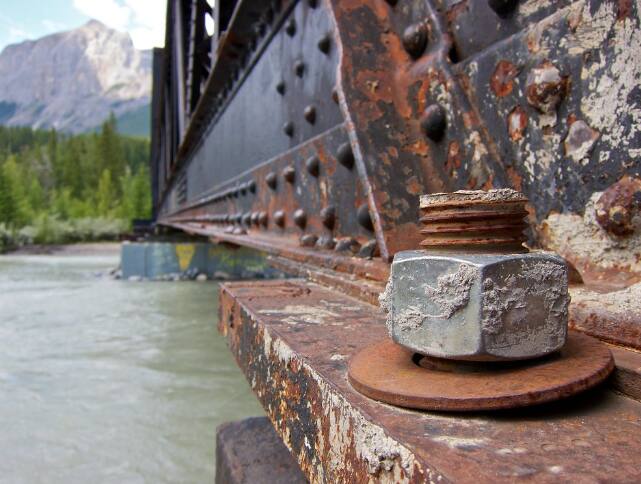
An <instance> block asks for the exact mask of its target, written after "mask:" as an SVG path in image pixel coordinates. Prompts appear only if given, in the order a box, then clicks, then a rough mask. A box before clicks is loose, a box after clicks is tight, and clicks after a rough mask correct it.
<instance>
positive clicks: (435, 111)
mask: <svg viewBox="0 0 641 484" xmlns="http://www.w3.org/2000/svg"><path fill="white" fill-rule="evenodd" d="M446 127H447V120H446V116H445V109H443V107H442V106H441V105H440V104H432V105H430V106H428V107H427V108H426V109H425V111H424V112H423V116H421V128H422V129H423V132H424V133H425V135H426V136H427V137H428V138H430V139H431V140H432V141H435V142H436V141H440V140H441V139H442V138H443V135H444V134H445V128H446Z"/></svg>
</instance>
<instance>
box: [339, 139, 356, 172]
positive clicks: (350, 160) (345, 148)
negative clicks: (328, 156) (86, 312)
mask: <svg viewBox="0 0 641 484" xmlns="http://www.w3.org/2000/svg"><path fill="white" fill-rule="evenodd" d="M336 159H337V160H338V162H339V163H340V164H341V165H343V166H344V167H345V168H347V169H349V170H351V169H352V168H353V167H354V153H353V152H352V145H350V144H349V142H345V143H343V144H342V145H340V146H339V147H338V151H337V152H336Z"/></svg>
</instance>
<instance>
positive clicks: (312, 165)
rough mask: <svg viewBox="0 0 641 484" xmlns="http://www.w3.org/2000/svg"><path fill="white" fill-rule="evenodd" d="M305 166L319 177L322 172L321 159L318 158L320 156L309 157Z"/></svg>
mask: <svg viewBox="0 0 641 484" xmlns="http://www.w3.org/2000/svg"><path fill="white" fill-rule="evenodd" d="M305 168H307V172H308V173H309V174H310V175H312V176H314V177H317V176H318V175H319V173H320V160H319V159H318V156H310V157H309V158H307V160H306V161H305Z"/></svg>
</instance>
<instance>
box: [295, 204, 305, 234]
mask: <svg viewBox="0 0 641 484" xmlns="http://www.w3.org/2000/svg"><path fill="white" fill-rule="evenodd" d="M294 223H295V224H296V225H298V227H299V228H301V229H304V228H305V226H306V225H307V215H305V211H304V210H303V209H302V208H299V209H298V210H296V211H295V212H294Z"/></svg>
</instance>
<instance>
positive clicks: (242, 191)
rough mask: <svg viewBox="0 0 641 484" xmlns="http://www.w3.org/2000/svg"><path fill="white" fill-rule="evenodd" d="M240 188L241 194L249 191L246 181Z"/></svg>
mask: <svg viewBox="0 0 641 484" xmlns="http://www.w3.org/2000/svg"><path fill="white" fill-rule="evenodd" d="M238 190H239V191H240V194H241V195H245V194H246V193H247V185H246V184H245V183H241V184H240V186H239V187H238Z"/></svg>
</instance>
